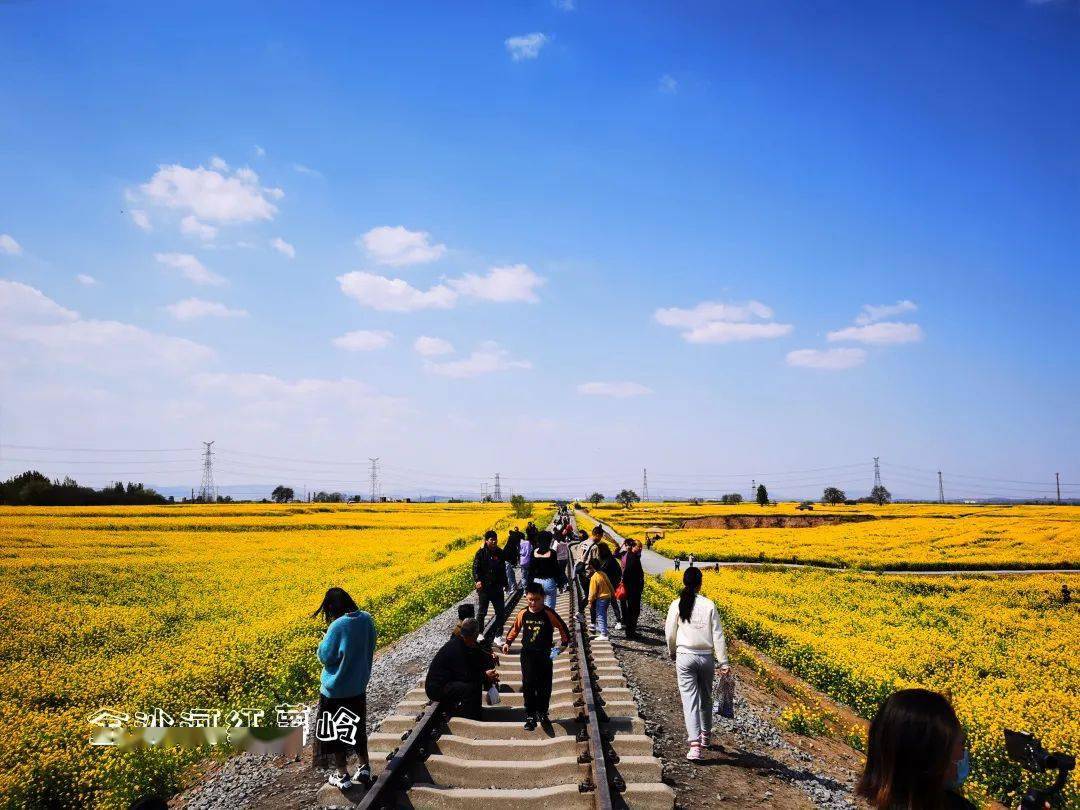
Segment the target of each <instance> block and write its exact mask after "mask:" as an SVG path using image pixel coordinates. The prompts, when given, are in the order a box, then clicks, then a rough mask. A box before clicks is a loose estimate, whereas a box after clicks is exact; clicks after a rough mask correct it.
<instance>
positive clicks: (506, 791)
mask: <svg viewBox="0 0 1080 810" xmlns="http://www.w3.org/2000/svg"><path fill="white" fill-rule="evenodd" d="M577 590H578V589H577V588H576V587H571V588H570V589H568V590H567V592H566V593H563V594H560V595H559V597H558V600H557V602H556V610H557V611H558V613H559V615H560V616H562V617H563V619H564V620H566V623H567V625H568V626H569V627H570V632H571V642H570V647H569V649H568V650H567V651H566V652H564V653H563V654H562V655H560V656H559V657H558V658H557V659H556V661H555V665H554V670H555V672H554V683H553V690H552V695H551V707H550V711H549V716H550V718H551V727H550V728H548V729H547V730H545V729H544V728H543V727H542V726H541V727H537V728H536V729H535V730H533V731H526V730H525V728H524V721H525V710H524V703H523V695H522V693H521V667H520V664H519V659H518V652H519V649H518V645H517V644H514V645H513V646H512V647H511V652H510V654H509V655H504V654H501V653H500V654H499V658H500V660H499V667H498V669H499V677H500V684H501V686H500V692H501V700H502V702H501V704H500V705H498V706H487V705H486V702H485V705H484V707H483V713H482V716H481V720H479V721H475V720H468V719H465V718H460V717H447V716H446V715H445V714H444V713H443V712H442V711H441V710H440V708H439V706H437V705H435V704H432V703H430V702H429V701H428V699H427V696H426V695H425V693H424V689H423V684H418V685H417V687H416V688H414V689H412V690H411V691H410V692H408V693H407V694H406V695H405V697H404V699H403V700H402V701H401V703H399V704H398V706H397V707H396V709H395V710H394V713H393V714H391V715H390V716H388V717H387V718H386V719H384V720H383V721H382V722H381V723H380V724H379V725H378V726H377V727H376V729H375V731H374V732H373V733H372V734H371V735H370V737H369V740H368V748H369V753H370V758H371V764H372V770H373V773H374V774H375V775H376V776H377V777H378V778H377V780H376V782H375V783H374V784H373V785H372V787H371V788H369V789H368V791H367V793H366V794H363V795H362V796H356V797H354V796H351V795H350V796H346V795H344V794H342V792H341V791H339V790H337V789H336V788H332V787H330V786H324V787H323V788H322V789H321V790H320V791H319V796H318V801H319V803H320V804H322V805H324V806H325V805H333V806H346V807H348V806H356V807H361V808H391V807H393V808H396V807H410V808H440V809H441V810H466V809H467V810H481V808H482V810H503V809H504V808H506V809H507V810H509V808H533V807H534V808H547V809H549V810H551V809H553V808H599V809H600V810H608V808H626V807H629V808H647V810H653V809H654V808H655V810H671V808H673V806H674V799H675V796H674V792H673V791H672V789H671V788H670V787H669V786H668V785H666V784H664V783H663V782H662V781H661V763H660V761H659V760H658V759H657V758H656V757H654V756H653V744H652V740H651V738H649V737H648V736H646V735H645V724H644V722H643V721H642V719H641V717H640V715H639V714H638V709H637V704H636V703H635V702H634V698H633V695H632V694H631V693H630V690H629V689H628V688H627V685H626V680H625V677H624V674H623V671H622V667H621V666H620V664H619V662H618V660H617V659H616V657H615V654H614V652H613V651H612V649H611V644H610V642H608V641H598V640H596V639H592V638H591V637H590V633H589V627H588V619H587V617H583V616H582V613H585V614H587V613H588V609H587V606H585V605H584V604H583V600H581V598H580V594H579V593H578V592H577ZM514 601H515V602H516V601H517V600H516V599H515V600H514ZM579 608H585V609H584V611H581V610H579ZM507 614H508V615H507V617H506V620H505V622H504V623H503V627H502V628H501V631H500V632H499V633H498V635H505V633H506V632H507V631H508V630H509V626H510V624H511V623H512V621H513V618H514V615H515V614H516V610H508V611H507ZM496 629H498V628H496V627H494V624H493V623H491V624H489V625H488V628H486V632H485V636H486V637H488V638H491V637H493V636H494V635H496V633H495V632H493V631H495V630H496ZM350 793H351V792H350Z"/></svg>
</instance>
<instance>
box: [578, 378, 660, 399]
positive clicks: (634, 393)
mask: <svg viewBox="0 0 1080 810" xmlns="http://www.w3.org/2000/svg"><path fill="white" fill-rule="evenodd" d="M577 390H578V393H579V394H585V395H586V396H594V397H615V398H616V399H626V398H628V397H641V396H645V395H646V394H651V393H653V390H652V389H651V388H649V387H648V386H645V385H642V384H641V383H636V382H587V383H582V384H581V385H579V386H578V387H577Z"/></svg>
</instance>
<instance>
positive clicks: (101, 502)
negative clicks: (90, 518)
mask: <svg viewBox="0 0 1080 810" xmlns="http://www.w3.org/2000/svg"><path fill="white" fill-rule="evenodd" d="M158 503H168V501H167V500H166V499H165V498H164V496H162V495H159V494H158V493H157V492H155V491H154V490H152V489H150V488H149V487H145V486H143V485H142V484H135V483H131V482H129V483H128V485H127V486H126V487H125V486H124V484H123V483H121V482H120V481H117V482H115V483H113V484H111V485H109V486H105V487H102V488H101V489H99V490H98V489H92V488H91V487H83V486H79V484H78V482H76V481H75V479H73V478H71V477H65V478H64V480H63V481H60V480H56V481H52V480H50V479H49V478H48V477H47V476H45V475H42V474H41V473H40V472H37V471H36V470H28V471H27V472H24V473H21V474H19V475H16V476H14V477H12V478H9V479H8V480H7V481H2V482H0V504H11V505H13V506H112V505H124V504H158Z"/></svg>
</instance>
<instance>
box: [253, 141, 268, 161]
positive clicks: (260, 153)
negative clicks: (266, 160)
mask: <svg viewBox="0 0 1080 810" xmlns="http://www.w3.org/2000/svg"><path fill="white" fill-rule="evenodd" d="M251 151H252V152H253V153H254V154H255V157H257V158H262V157H266V150H265V149H263V148H262V147H261V146H259V145H258V144H255V146H253V147H252V148H251Z"/></svg>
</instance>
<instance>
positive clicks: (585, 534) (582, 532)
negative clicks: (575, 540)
mask: <svg viewBox="0 0 1080 810" xmlns="http://www.w3.org/2000/svg"><path fill="white" fill-rule="evenodd" d="M577 534H578V537H580V538H581V539H582V540H588V539H589V533H588V532H587V531H585V530H584V529H578V533H577Z"/></svg>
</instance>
